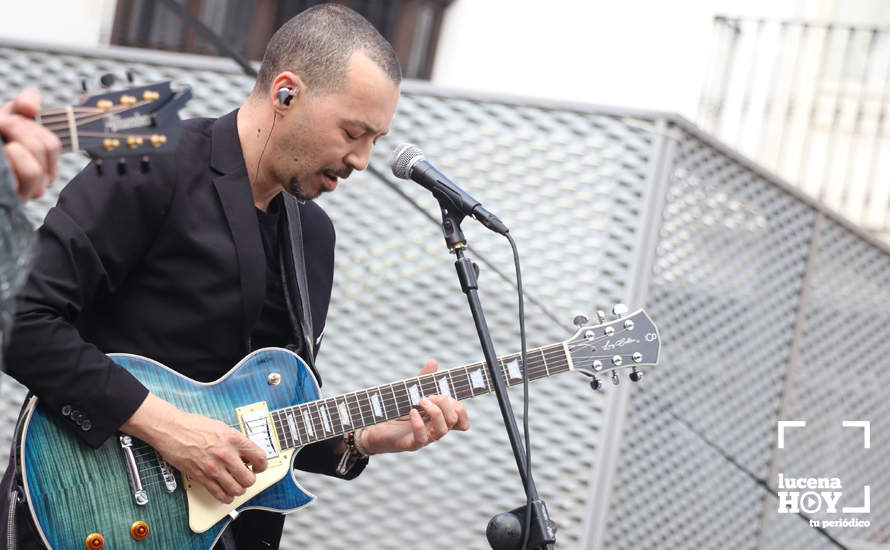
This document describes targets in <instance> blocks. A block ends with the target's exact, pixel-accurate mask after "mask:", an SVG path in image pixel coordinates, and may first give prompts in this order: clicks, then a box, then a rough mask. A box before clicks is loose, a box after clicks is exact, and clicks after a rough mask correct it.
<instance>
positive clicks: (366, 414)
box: [355, 390, 374, 426]
mask: <svg viewBox="0 0 890 550" xmlns="http://www.w3.org/2000/svg"><path fill="white" fill-rule="evenodd" d="M355 398H356V400H357V401H358V406H359V410H361V411H362V422H363V424H362V426H371V425H373V424H374V413H373V411H372V410H371V398H370V397H369V396H368V392H367V391H366V390H362V391H357V392H355Z"/></svg>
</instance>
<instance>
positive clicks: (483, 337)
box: [433, 192, 556, 550]
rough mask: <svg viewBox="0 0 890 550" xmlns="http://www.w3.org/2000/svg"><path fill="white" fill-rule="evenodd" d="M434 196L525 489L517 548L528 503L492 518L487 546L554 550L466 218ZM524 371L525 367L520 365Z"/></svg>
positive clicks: (498, 549)
mask: <svg viewBox="0 0 890 550" xmlns="http://www.w3.org/2000/svg"><path fill="white" fill-rule="evenodd" d="M433 195H434V196H435V197H436V199H437V200H438V201H439V206H440V207H441V209H442V232H443V234H444V236H445V244H446V245H447V246H448V249H449V250H450V251H451V253H452V254H454V255H455V256H456V257H457V259H456V260H455V262H454V267H455V268H456V269H457V276H458V279H459V280H460V286H461V290H462V291H463V293H464V294H466V295H467V301H468V302H469V305H470V312H471V313H472V314H473V320H474V321H475V323H476V332H477V333H478V334H479V342H480V343H481V344H482V353H483V355H484V356H485V363H486V364H487V365H488V372H489V374H490V379H491V381H492V384H493V386H494V393H495V395H496V396H497V399H498V405H499V406H500V409H501V416H503V418H504V425H505V426H506V428H507V435H508V436H509V437H510V445H511V446H512V447H513V455H514V457H515V458H516V465H517V466H518V468H519V476H520V477H521V478H522V485H523V487H524V488H525V493H526V496H527V497H528V502H530V503H531V532H530V533H529V537H528V546H527V547H525V548H522V549H520V546H521V544H522V525H523V524H524V523H525V516H526V508H527V504H526V505H523V506H520V507H519V508H516V509H515V510H511V511H510V512H504V513H502V514H498V515H497V516H495V517H494V518H492V520H491V522H489V524H488V528H487V530H486V535H487V536H488V541H489V544H491V547H492V548H493V549H494V550H517V549H519V550H532V549H535V550H553V549H554V543H555V542H556V535H555V530H554V528H553V526H552V525H551V523H550V516H549V515H548V514H547V507H546V505H545V504H544V501H542V500H541V499H540V497H539V496H538V490H537V488H536V487H535V481H534V479H533V478H532V475H531V471H528V475H526V471H527V462H526V459H525V458H526V457H525V453H524V452H523V449H522V446H521V445H520V441H521V440H520V438H519V429H518V428H517V427H516V418H515V416H514V415H513V407H512V405H511V404H510V396H509V395H508V394H507V385H506V382H504V378H503V375H502V373H501V370H500V369H498V368H496V365H497V355H496V354H495V351H494V344H493V343H492V341H491V334H490V333H489V331H488V324H487V323H486V322H485V315H484V314H483V312H482V303H481V302H480V301H479V293H478V289H479V284H478V282H477V278H476V277H477V275H478V269H479V268H478V266H477V265H476V264H475V263H473V262H472V261H470V259H469V258H467V257H466V255H465V254H464V251H465V249H466V248H467V241H466V238H465V237H464V234H463V231H462V230H461V227H460V223H461V222H462V221H463V219H464V217H466V214H463V213H461V210H460V209H459V208H456V207H455V205H454V203H452V202H451V201H450V200H449V199H448V197H446V196H444V195H442V194H439V193H436V192H434V193H433ZM524 368H525V365H523V369H524Z"/></svg>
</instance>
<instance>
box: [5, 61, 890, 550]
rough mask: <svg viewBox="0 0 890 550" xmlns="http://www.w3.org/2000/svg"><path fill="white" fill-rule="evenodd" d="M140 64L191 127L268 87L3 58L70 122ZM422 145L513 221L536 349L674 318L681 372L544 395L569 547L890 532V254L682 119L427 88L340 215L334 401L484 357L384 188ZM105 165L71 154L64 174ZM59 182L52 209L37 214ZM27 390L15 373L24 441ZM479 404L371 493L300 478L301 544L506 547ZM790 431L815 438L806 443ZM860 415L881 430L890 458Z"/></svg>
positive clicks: (423, 216) (576, 385) (567, 381)
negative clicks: (639, 317) (780, 431)
mask: <svg viewBox="0 0 890 550" xmlns="http://www.w3.org/2000/svg"><path fill="white" fill-rule="evenodd" d="M130 67H132V68H134V69H136V72H137V75H138V77H139V79H140V80H141V81H154V80H167V79H172V80H174V81H175V82H176V83H177V84H179V85H188V86H191V87H192V90H193V92H194V96H195V98H194V100H193V101H192V102H191V103H190V104H189V105H188V107H187V109H186V110H185V112H184V113H183V115H184V116H218V115H221V114H224V113H225V112H227V111H229V110H230V109H233V108H235V107H237V106H238V105H239V104H240V103H241V101H243V99H244V98H245V97H246V96H247V94H248V93H249V91H250V89H251V86H252V82H251V81H250V80H249V79H248V78H246V77H244V76H241V75H239V74H238V73H237V72H236V69H235V68H234V67H233V66H232V65H230V64H228V63H227V62H225V61H221V60H207V59H204V58H192V57H184V56H176V55H169V54H166V55H162V56H158V55H155V54H146V53H140V52H133V51H129V50H102V51H74V52H72V51H67V52H59V51H53V50H49V49H45V48H41V47H34V46H24V45H16V44H7V45H0V82H2V90H4V91H6V95H9V93H10V92H9V91H10V90H15V89H17V88H20V87H23V86H27V85H30V86H37V87H41V88H42V89H43V90H42V91H43V92H44V94H45V96H46V103H47V105H50V106H55V105H60V104H64V103H67V102H70V101H72V99H73V98H76V96H77V89H78V87H79V79H80V77H81V76H85V75H86V76H95V75H98V74H101V73H103V72H108V71H115V72H119V73H122V72H123V69H124V68H130ZM47 74H52V75H53V76H54V86H53V87H51V88H50V87H47V86H45V85H44V84H42V83H44V82H45V76H46V75H47ZM405 141H411V142H415V143H418V144H420V145H421V147H423V149H424V151H425V153H426V156H427V157H428V158H429V159H431V160H432V161H433V162H434V163H436V165H437V166H438V167H439V168H440V169H441V170H442V171H443V172H445V173H447V174H449V175H451V176H452V177H453V178H454V179H455V180H456V181H460V182H463V183H464V185H466V186H467V187H468V188H470V189H472V191H473V193H474V195H476V196H477V197H478V198H480V199H481V200H483V201H484V203H485V204H486V205H487V206H489V207H490V208H491V209H492V210H494V211H496V212H497V213H498V214H499V215H500V217H501V218H502V219H504V221H505V222H507V223H508V224H509V225H510V227H511V228H512V230H511V232H512V233H513V234H514V237H515V238H516V240H517V242H518V243H519V246H520V253H521V255H522V260H523V278H524V283H525V287H526V293H527V296H528V299H529V301H528V302H527V318H528V333H529V342H530V345H532V346H538V345H544V344H549V343H553V342H557V341H560V340H563V339H566V338H567V337H568V336H570V335H571V333H572V332H573V330H572V329H573V328H574V327H571V318H572V315H573V314H574V313H576V312H578V311H585V312H587V313H591V312H592V310H594V309H597V308H606V307H608V305H609V304H611V303H614V302H616V301H624V302H627V303H628V304H629V305H630V306H631V307H637V306H645V307H646V308H647V310H648V311H649V312H650V314H651V315H652V316H653V318H654V319H655V320H656V322H657V323H658V324H659V327H660V330H661V337H662V342H663V348H662V350H663V357H662V362H661V364H660V366H659V367H658V368H657V369H651V371H650V372H648V373H647V375H646V377H645V378H644V380H643V381H642V382H641V383H640V384H638V385H635V386H633V387H632V388H631V387H630V385H629V383H628V382H627V381H626V379H625V381H624V382H622V384H621V385H619V386H617V387H613V386H612V385H611V384H607V386H608V388H607V391H606V392H593V391H592V390H591V389H590V388H589V387H588V385H587V383H586V380H585V379H584V378H583V377H581V376H579V375H576V374H566V375H563V376H558V377H554V378H551V379H548V380H545V381H540V382H537V383H535V384H534V385H533V386H532V387H531V406H530V422H531V429H532V443H533V465H534V470H535V479H536V481H537V483H538V485H539V490H540V491H541V493H542V497H543V498H544V499H545V500H546V501H547V502H548V505H549V509H550V513H551V515H552V517H553V519H554V520H555V522H556V523H557V524H558V527H559V531H558V533H557V535H558V547H560V548H579V549H580V548H614V549H619V548H620V549H635V550H637V549H645V548H677V549H686V548H688V549H704V548H714V549H718V548H719V549H730V548H731V549H745V548H770V549H771V548H783V549H797V548H800V549H808V550H809V549H820V548H835V547H847V548H858V546H856V544H858V543H860V542H871V543H875V544H878V543H883V542H885V540H886V537H887V536H890V520H887V517H888V513H887V512H888V510H887V506H888V505H887V502H888V498H887V497H888V489H890V479H887V474H886V473H884V471H883V469H882V468H881V466H882V465H883V464H884V463H886V462H887V458H888V448H887V444H888V442H887V436H886V433H887V432H886V430H887V427H886V425H885V422H884V418H886V417H887V414H886V413H887V412H888V410H887V409H888V405H887V404H886V400H883V399H881V393H882V389H883V387H885V385H884V384H882V383H881V382H882V381H883V380H882V377H886V376H888V375H887V374H886V373H885V371H887V370H888V369H886V368H885V367H886V366H887V359H886V357H887V356H888V354H887V351H888V350H886V349H885V348H886V346H887V344H886V343H885V342H887V341H888V340H887V338H885V337H884V333H885V331H886V330H888V329H887V328H886V327H887V324H888V321H890V319H888V316H890V299H888V290H887V289H888V287H890V281H888V280H886V279H887V278H888V277H890V275H887V273H888V269H887V268H888V267H890V258H888V252H887V250H886V249H885V248H883V247H881V246H880V245H876V244H874V243H873V242H871V241H869V240H868V239H867V237H864V236H863V235H862V234H860V233H859V232H858V231H856V230H855V229H852V228H851V227H850V226H849V225H848V224H846V223H845V222H843V221H841V220H839V219H838V218H837V217H836V216H834V215H833V214H831V213H829V212H827V211H826V210H825V209H823V208H821V207H819V206H817V205H814V204H813V203H812V202H809V201H808V200H806V199H803V198H801V197H800V196H799V195H798V194H796V193H795V192H793V191H791V190H789V187H788V186H786V185H785V184H783V183H782V182H781V181H779V180H778V179H777V178H775V177H773V176H771V175H769V174H768V173H766V172H764V171H763V170H761V169H759V168H757V167H756V166H753V165H752V164H750V163H748V162H747V161H745V160H744V159H741V158H740V157H738V156H737V155H735V154H733V153H732V152H731V151H729V150H727V149H726V148H725V147H723V146H721V145H720V144H719V143H717V142H715V141H714V140H712V139H710V138H708V137H707V136H704V135H703V134H702V133H701V132H699V131H698V130H697V129H695V128H694V127H693V126H691V125H690V124H688V123H686V122H685V121H683V120H682V119H679V118H677V117H673V116H670V115H665V114H660V113H649V112H631V111H621V110H612V109H604V108H597V107H592V106H585V105H567V104H554V103H546V102H541V101H535V100H528V99H517V98H504V97H484V96H479V95H473V94H467V93H462V92H456V91H447V90H441V89H437V88H435V87H431V86H429V85H421V84H418V83H412V82H407V83H405V85H404V86H403V94H402V100H401V103H400V105H399V110H398V112H397V115H396V118H395V120H394V122H393V127H392V129H391V132H390V135H389V136H387V137H386V138H385V139H384V140H382V141H381V143H380V144H379V145H378V147H377V148H376V150H375V153H374V156H373V158H372V161H371V170H369V171H368V172H365V173H362V174H356V175H354V176H353V177H352V178H350V179H349V180H348V181H346V182H344V184H343V185H342V187H341V188H340V189H338V190H337V192H336V193H334V194H332V195H331V196H329V197H325V198H324V199H323V206H324V208H325V209H326V210H327V212H328V213H329V214H330V215H331V217H332V218H333V220H334V223H335V225H336V227H337V230H338V240H337V246H338V249H337V272H336V279H335V287H334V297H333V302H332V308H331V312H330V317H329V324H328V327H327V333H326V334H327V335H326V339H325V343H324V347H323V350H322V353H321V356H320V360H319V367H320V368H321V369H322V371H323V375H324V378H325V386H324V388H323V391H324V392H325V393H327V394H336V393H341V392H346V391H350V390H355V389H359V388H363V387H367V386H371V385H376V384H380V383H383V382H389V381H393V380H396V379H400V378H405V377H408V376H411V375H413V374H414V373H415V372H416V371H417V370H418V369H419V368H420V367H421V365H422V364H423V362H424V360H425V359H427V358H429V357H436V358H437V359H439V361H440V364H441V365H443V366H444V367H450V366H456V365H459V364H463V363H466V362H471V361H477V360H479V358H480V353H479V352H478V345H477V339H476V336H475V330H474V328H473V323H472V319H471V317H470V315H469V312H468V309H467V306H466V302H465V299H464V297H463V295H462V294H461V292H460V289H459V285H458V282H457V279H456V276H455V275H454V268H453V265H452V261H453V258H451V257H450V256H449V254H448V253H447V251H446V249H445V246H444V242H443V239H442V237H441V233H440V230H439V228H438V225H437V221H438V209H437V205H436V203H435V201H434V200H433V199H432V197H431V196H430V195H429V194H428V193H427V192H426V191H424V190H423V189H420V188H419V187H418V186H415V185H413V184H411V183H407V182H396V181H395V179H394V178H393V177H392V176H389V175H387V174H389V170H388V168H387V167H386V159H387V157H388V154H389V151H391V150H392V148H393V147H394V146H395V145H396V144H398V143H400V142H405ZM83 164H84V162H83V160H82V159H80V158H78V157H75V156H70V155H69V156H66V157H65V158H64V160H63V166H62V170H61V172H62V175H61V177H60V180H63V181H67V179H68V178H70V177H71V176H72V175H73V174H74V173H75V171H76V170H77V169H78V168H79V167H80V166H82V165H83ZM61 185H62V183H59V184H58V185H57V187H61ZM57 191H58V189H57V188H54V190H53V192H52V193H50V195H49V196H47V197H46V198H44V199H41V200H40V201H38V202H36V203H34V204H33V205H32V206H31V207H30V212H31V213H32V214H33V216H34V218H35V220H39V219H40V218H41V217H42V216H43V215H44V214H45V212H46V210H47V209H48V207H49V206H50V205H51V204H52V203H53V202H54V200H55V197H56V196H57ZM464 230H465V232H466V234H467V237H468V239H469V242H470V246H471V248H472V251H471V256H472V257H473V258H474V259H475V260H476V261H477V262H479V264H480V267H481V277H480V285H481V297H482V300H483V303H484V305H485V310H486V316H487V318H488V321H489V323H490V325H491V328H492V331H493V336H494V341H495V346H496V348H497V350H498V352H499V353H501V354H505V353H509V352H514V351H517V350H518V347H519V338H518V329H517V323H516V298H515V289H514V287H513V275H512V259H511V255H510V251H509V248H508V246H507V244H506V242H505V241H503V240H502V239H500V238H499V237H496V236H494V235H491V234H489V233H487V232H485V231H484V230H483V229H481V228H477V227H476V226H474V225H472V224H471V222H468V223H467V224H465V227H464ZM22 395H23V392H22V390H21V388H20V387H17V386H16V385H15V384H14V382H11V381H10V380H9V379H7V380H5V381H4V386H3V388H2V395H0V401H2V404H0V410H2V415H3V418H4V420H5V422H6V425H7V429H6V430H2V431H0V435H2V437H3V443H2V444H3V449H4V450H5V449H6V448H8V443H9V438H10V437H11V433H12V426H13V423H14V419H15V416H16V414H17V411H18V405H19V403H20V401H21V397H22ZM511 395H512V398H513V401H514V405H519V402H520V398H521V393H519V392H516V391H514V392H513V393H512V394H511ZM469 408H470V414H471V418H472V421H473V427H472V429H471V430H470V431H469V432H467V433H465V434H452V435H449V436H448V437H447V438H445V439H444V440H443V441H441V442H439V443H438V444H436V445H435V446H433V447H430V448H428V449H425V450H423V451H421V452H418V453H411V454H401V455H389V456H380V457H374V458H373V459H372V464H371V466H370V467H369V468H368V470H367V471H366V472H365V473H364V474H363V475H362V476H360V477H359V478H358V479H356V480H355V481H352V482H341V481H336V480H332V479H328V478H321V477H319V476H313V475H308V474H306V475H302V476H300V478H301V482H302V483H303V485H304V486H305V487H306V488H307V489H308V490H310V491H311V492H313V493H315V494H317V495H318V496H319V500H318V502H317V503H315V504H313V505H312V506H310V507H309V508H307V509H306V510H303V511H301V512H298V513H296V514H294V515H292V516H289V517H288V520H287V522H286V534H285V542H284V543H283V547H284V548H298V547H304V546H309V545H312V546H315V547H321V548H332V549H336V548H352V547H356V546H360V547H365V548H425V549H426V548H432V549H452V548H480V549H481V548H488V544H487V542H486V541H485V538H484V529H485V525H486V523H487V521H488V519H489V518H490V517H491V516H492V515H494V514H495V513H498V512H500V511H504V510H507V509H511V508H514V507H516V506H518V505H520V504H521V503H522V502H523V499H524V495H523V493H522V490H521V487H520V486H519V483H518V476H517V475H516V473H515V464H514V462H513V458H512V455H511V453H510V448H509V444H508V442H507V438H506V435H505V433H504V430H503V429H502V428H501V427H500V414H499V412H498V410H497V405H496V402H495V400H494V398H491V397H489V398H480V399H477V400H475V401H473V402H470V403H469ZM517 408H518V407H517ZM780 418H783V419H789V420H790V419H797V420H806V421H807V422H808V425H807V427H806V428H804V429H802V430H800V431H789V434H788V437H787V440H786V442H787V445H786V446H785V449H777V444H776V441H777V439H776V421H777V420H779V419H780ZM844 420H870V421H871V434H872V437H871V448H870V449H862V448H861V447H862V430H855V429H849V428H847V429H842V427H841V422H842V421H844ZM857 445H858V446H857ZM0 459H3V460H5V454H4V456H2V457H0ZM780 472H781V473H784V474H787V476H794V477H817V478H818V477H825V476H830V477H838V478H840V479H841V480H842V482H843V488H844V490H843V492H844V495H843V497H842V499H843V500H842V502H844V503H846V504H847V505H851V506H856V505H861V494H862V493H861V487H862V486H863V485H865V484H870V487H871V507H872V512H871V513H869V514H861V515H859V516H857V517H859V518H860V519H862V520H867V521H870V527H867V528H865V527H859V528H828V529H826V530H825V531H823V530H821V528H815V527H811V526H810V523H809V521H808V519H818V520H823V519H832V518H834V517H838V518H843V517H847V516H845V515H843V514H835V515H831V514H825V513H823V514H821V515H820V514H814V515H811V516H810V517H809V518H804V517H802V516H801V515H798V514H780V513H779V512H778V500H777V498H776V491H777V487H776V479H777V477H776V476H777V474H778V473H780ZM857 499H858V500H857Z"/></svg>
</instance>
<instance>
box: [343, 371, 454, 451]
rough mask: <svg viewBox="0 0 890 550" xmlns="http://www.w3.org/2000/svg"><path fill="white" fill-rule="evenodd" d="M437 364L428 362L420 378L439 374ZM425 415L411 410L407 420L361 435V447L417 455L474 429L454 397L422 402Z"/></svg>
mask: <svg viewBox="0 0 890 550" xmlns="http://www.w3.org/2000/svg"><path fill="white" fill-rule="evenodd" d="M437 368H438V365H437V363H436V362H435V361H434V360H430V361H427V363H426V365H425V366H424V367H423V370H421V371H420V375H421V376H422V375H424V374H429V373H432V372H436V369H437ZM420 407H421V408H422V409H423V411H424V413H425V414H423V415H421V414H420V413H419V412H418V411H417V410H416V409H411V412H410V413H409V414H408V416H407V417H404V418H400V419H398V420H390V421H389V422H384V423H382V424H378V425H376V426H371V427H368V428H365V429H363V430H362V431H361V434H360V435H361V438H362V440H361V441H360V444H361V447H362V448H363V449H364V450H365V451H366V452H367V453H369V454H379V453H397V452H401V451H416V450H418V449H420V448H422V447H425V446H427V445H429V444H430V443H432V442H433V441H437V440H439V439H441V438H442V437H444V436H445V434H447V433H448V432H449V431H451V430H460V431H466V430H469V429H470V417H469V415H468V414H467V409H466V407H464V406H463V404H462V403H460V402H459V401H456V400H455V399H453V398H451V397H447V396H444V395H433V396H430V397H424V398H423V399H421V400H420Z"/></svg>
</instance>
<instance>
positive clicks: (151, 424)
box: [121, 394, 268, 504]
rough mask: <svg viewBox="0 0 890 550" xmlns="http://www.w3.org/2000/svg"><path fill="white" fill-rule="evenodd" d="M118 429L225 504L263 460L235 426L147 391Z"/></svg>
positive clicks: (249, 481)
mask: <svg viewBox="0 0 890 550" xmlns="http://www.w3.org/2000/svg"><path fill="white" fill-rule="evenodd" d="M121 430H122V431H123V432H125V433H128V434H130V435H132V436H134V437H138V438H139V439H141V440H143V441H145V442H146V443H148V444H149V445H151V446H152V447H154V449H155V450H156V451H158V452H159V453H160V454H161V456H163V457H164V459H165V460H166V461H167V462H169V463H170V464H171V465H172V466H173V467H174V468H176V469H178V470H179V471H180V472H182V473H184V474H187V475H188V476H190V477H191V478H192V479H195V480H197V481H198V482H200V483H201V484H202V485H204V487H205V488H207V490H208V491H209V492H210V494H211V495H213V496H214V497H215V498H216V499H217V500H219V501H221V502H225V503H226V504H229V503H231V502H232V501H233V500H234V498H235V497H237V496H240V495H243V494H244V493H245V491H246V490H247V488H248V487H250V486H251V485H253V484H254V482H255V481H256V475H254V474H255V473H259V472H262V471H263V470H265V469H266V466H267V465H268V463H267V461H266V453H265V452H263V450H262V449H261V448H260V447H259V445H257V444H256V443H254V442H253V441H251V440H249V439H247V437H246V436H245V435H244V434H242V433H241V432H240V431H238V430H236V429H234V428H231V427H229V426H227V425H225V424H224V423H222V422H220V421H219V420H214V419H211V418H207V417H205V416H201V415H198V414H191V413H187V412H183V411H181V410H179V409H177V408H176V407H174V406H173V405H172V404H170V403H168V402H167V401H164V400H163V399H161V398H159V397H157V396H155V395H154V394H148V397H147V398H146V399H145V401H144V402H143V403H142V405H140V407H139V408H138V409H136V412H135V413H134V414H133V416H131V417H130V419H129V420H127V422H125V423H124V425H123V426H121ZM245 464H250V465H251V468H248V467H247V466H246V465H245Z"/></svg>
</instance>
